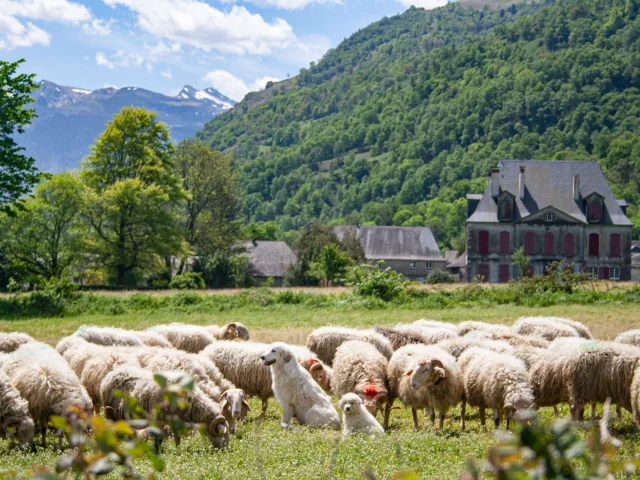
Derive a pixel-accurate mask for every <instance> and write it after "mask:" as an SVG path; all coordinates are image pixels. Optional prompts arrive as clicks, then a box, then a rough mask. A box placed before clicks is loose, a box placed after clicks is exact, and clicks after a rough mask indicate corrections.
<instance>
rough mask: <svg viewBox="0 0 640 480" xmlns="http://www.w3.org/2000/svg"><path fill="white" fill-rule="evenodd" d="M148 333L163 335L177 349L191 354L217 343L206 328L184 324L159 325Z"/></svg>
mask: <svg viewBox="0 0 640 480" xmlns="http://www.w3.org/2000/svg"><path fill="white" fill-rule="evenodd" d="M146 331H147V332H154V333H158V334H160V335H162V336H163V337H165V338H166V339H167V340H169V341H170V342H171V345H173V346H174V347H175V348H177V349H179V350H184V351H185V352H189V353H198V352H200V351H202V350H204V349H205V348H206V347H207V346H208V345H211V344H212V343H214V342H215V341H216V339H215V338H214V337H213V335H211V334H210V333H209V332H208V331H207V330H206V329H205V328H203V327H200V326H197V325H187V324H184V323H170V324H169V325H157V326H155V327H151V328H147V330H146Z"/></svg>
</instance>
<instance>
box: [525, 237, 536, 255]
mask: <svg viewBox="0 0 640 480" xmlns="http://www.w3.org/2000/svg"><path fill="white" fill-rule="evenodd" d="M524 254H525V255H534V254H535V243H534V237H533V232H527V233H525V234H524Z"/></svg>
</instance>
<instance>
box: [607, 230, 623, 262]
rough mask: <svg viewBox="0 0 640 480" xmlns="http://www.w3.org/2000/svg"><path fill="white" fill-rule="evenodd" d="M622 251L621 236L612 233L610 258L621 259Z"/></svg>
mask: <svg viewBox="0 0 640 480" xmlns="http://www.w3.org/2000/svg"><path fill="white" fill-rule="evenodd" d="M620 250H621V249H620V234H619V233H612V234H611V236H610V237H609V256H611V257H619V256H620Z"/></svg>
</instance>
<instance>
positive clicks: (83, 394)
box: [2, 342, 93, 445]
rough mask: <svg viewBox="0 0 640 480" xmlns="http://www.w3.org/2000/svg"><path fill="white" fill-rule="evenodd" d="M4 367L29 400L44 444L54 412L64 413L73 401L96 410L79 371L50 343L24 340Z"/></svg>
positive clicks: (85, 408) (32, 414)
mask: <svg viewBox="0 0 640 480" xmlns="http://www.w3.org/2000/svg"><path fill="white" fill-rule="evenodd" d="M2 369H3V370H4V372H5V373H6V374H7V376H8V377H9V379H10V381H11V383H12V384H13V386H14V387H15V388H16V389H17V390H18V391H19V392H20V396H21V397H22V398H24V399H25V400H26V401H27V402H28V403H29V414H30V415H31V418H33V420H34V421H35V422H36V424H37V425H38V427H39V429H40V432H41V433H42V444H43V445H46V434H47V427H48V424H49V417H50V416H51V415H64V414H65V413H66V412H67V409H68V408H69V407H70V406H72V405H75V406H77V407H79V408H81V409H82V410H83V411H85V412H88V413H89V412H91V411H92V410H93V404H92V403H91V399H90V398H89V395H88V394H87V391H86V390H85V389H84V387H83V386H82V384H81V383H80V380H79V379H78V377H77V376H76V374H75V373H74V372H73V370H71V368H70V367H69V365H68V364H67V362H66V361H65V360H64V359H63V358H62V357H61V356H60V354H59V353H58V352H56V351H55V350H54V349H53V348H51V347H50V346H49V345H46V344H44V343H40V342H29V343H25V344H22V345H21V346H20V347H18V349H17V350H15V351H14V352H12V353H10V354H7V355H6V356H5V357H3V359H2Z"/></svg>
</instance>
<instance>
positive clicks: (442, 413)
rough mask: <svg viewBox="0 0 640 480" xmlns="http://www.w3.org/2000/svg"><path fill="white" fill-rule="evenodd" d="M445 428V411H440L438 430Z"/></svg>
mask: <svg viewBox="0 0 640 480" xmlns="http://www.w3.org/2000/svg"><path fill="white" fill-rule="evenodd" d="M443 428H444V412H440V426H439V427H438V430H442V429H443Z"/></svg>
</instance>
